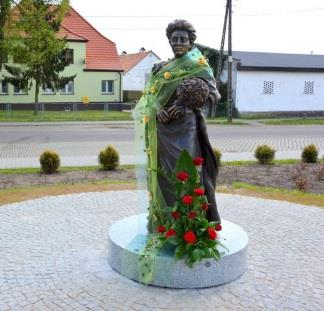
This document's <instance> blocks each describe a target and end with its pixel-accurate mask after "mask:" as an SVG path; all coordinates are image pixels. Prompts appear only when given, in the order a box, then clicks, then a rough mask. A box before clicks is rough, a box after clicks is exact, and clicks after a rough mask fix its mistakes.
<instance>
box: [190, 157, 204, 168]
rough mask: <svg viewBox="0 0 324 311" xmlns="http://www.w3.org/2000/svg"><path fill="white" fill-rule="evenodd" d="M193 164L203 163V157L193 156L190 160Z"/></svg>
mask: <svg viewBox="0 0 324 311" xmlns="http://www.w3.org/2000/svg"><path fill="white" fill-rule="evenodd" d="M192 162H193V164H195V165H196V166H200V165H202V164H203V162H204V158H201V157H197V158H194V159H193V160H192Z"/></svg>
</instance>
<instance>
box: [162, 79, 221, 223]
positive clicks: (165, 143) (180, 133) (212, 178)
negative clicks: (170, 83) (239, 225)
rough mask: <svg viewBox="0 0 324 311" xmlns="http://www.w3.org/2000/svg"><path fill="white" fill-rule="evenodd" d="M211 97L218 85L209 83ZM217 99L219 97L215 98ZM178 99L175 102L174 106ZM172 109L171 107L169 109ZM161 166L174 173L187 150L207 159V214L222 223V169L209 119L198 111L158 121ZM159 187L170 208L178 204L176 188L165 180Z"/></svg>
mask: <svg viewBox="0 0 324 311" xmlns="http://www.w3.org/2000/svg"><path fill="white" fill-rule="evenodd" d="M206 82H207V84H208V86H209V88H210V93H216V92H217V89H216V87H215V84H214V81H206ZM215 96H216V95H215ZM173 100H174V97H172V98H171V100H170V103H169V104H171V103H172V102H173ZM167 106H169V105H167ZM157 143H158V163H159V166H160V167H163V168H165V169H167V170H168V171H173V170H174V169H175V165H176V161H177V159H178V157H179V155H180V153H181V151H182V150H184V149H186V150H188V152H189V153H190V154H191V155H192V157H203V158H204V164H203V167H202V173H201V181H202V184H203V185H204V187H205V193H206V196H207V199H208V202H209V204H210V206H209V208H208V210H207V219H208V220H209V221H220V217H219V214H218V211H217V205H216V200H215V187H216V177H217V173H218V167H217V162H216V158H215V155H214V152H213V149H212V146H211V144H210V142H209V139H208V135H207V128H206V123H205V118H204V116H203V113H202V111H201V110H200V109H195V110H194V111H193V110H191V109H188V108H187V111H186V114H185V115H184V116H182V117H180V118H179V119H176V120H172V121H170V122H168V123H162V122H159V121H157ZM158 182H159V186H160V188H161V190H162V193H163V197H164V200H165V202H166V203H167V205H168V206H172V205H173V203H174V200H175V198H174V195H173V189H172V186H171V185H170V184H169V182H168V181H167V180H166V179H165V178H164V177H163V176H159V177H158Z"/></svg>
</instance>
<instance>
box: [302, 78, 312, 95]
mask: <svg viewBox="0 0 324 311" xmlns="http://www.w3.org/2000/svg"><path fill="white" fill-rule="evenodd" d="M304 94H306V95H313V94H314V81H305V83H304Z"/></svg>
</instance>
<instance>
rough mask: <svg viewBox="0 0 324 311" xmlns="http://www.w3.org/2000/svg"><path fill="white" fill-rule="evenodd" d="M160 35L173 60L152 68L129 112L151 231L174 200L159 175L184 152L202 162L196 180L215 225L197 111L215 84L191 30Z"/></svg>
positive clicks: (212, 171) (212, 167)
mask: <svg viewBox="0 0 324 311" xmlns="http://www.w3.org/2000/svg"><path fill="white" fill-rule="evenodd" d="M166 35H167V37H168V39H169V43H170V46H171V48H172V51H173V53H174V58H173V59H171V60H170V61H168V62H162V63H159V64H156V65H155V66H154V67H153V69H152V75H151V78H150V80H149V82H148V84H147V86H146V89H145V92H144V96H143V97H142V99H141V100H140V102H139V104H138V105H137V107H136V110H135V112H136V115H137V116H139V119H140V120H142V121H141V122H142V124H143V136H144V139H145V151H146V152H147V157H148V172H147V180H148V189H149V191H150V211H149V230H150V231H151V232H152V231H154V230H155V228H156V226H157V225H158V224H159V223H161V222H162V223H163V219H165V217H169V216H167V215H169V213H168V214H166V213H165V212H164V210H165V209H166V208H167V207H172V206H173V204H174V200H175V198H174V195H173V189H172V185H171V184H170V182H169V181H168V180H167V179H166V178H165V177H164V176H163V174H159V171H161V169H162V170H164V171H174V169H175V165H176V161H177V159H178V157H179V155H180V153H181V151H182V150H184V149H186V150H187V151H188V152H189V153H190V154H191V156H192V157H201V158H203V159H204V160H203V165H202V170H201V173H200V178H201V182H202V184H203V186H204V188H205V194H206V196H207V199H208V203H209V208H208V210H207V214H206V216H207V219H208V220H209V221H216V222H220V217H219V214H218V211H217V205H216V200H215V187H216V176H217V173H218V168H217V162H216V158H215V155H214V153H213V150H212V147H211V144H210V142H209V139H208V135H207V129H206V123H205V118H204V116H203V113H202V110H201V108H202V107H203V106H204V105H209V104H211V103H215V102H216V101H217V100H218V99H219V98H220V95H219V92H218V91H217V88H216V81H215V79H214V77H213V73H212V70H211V68H210V67H209V65H208V62H207V60H206V59H205V58H204V57H203V55H202V54H201V52H200V51H199V50H198V48H196V47H195V46H194V42H195V39H196V31H195V29H194V27H193V26H192V24H190V23H189V22H188V21H186V20H175V21H173V22H171V23H170V24H169V25H168V27H167V29H166Z"/></svg>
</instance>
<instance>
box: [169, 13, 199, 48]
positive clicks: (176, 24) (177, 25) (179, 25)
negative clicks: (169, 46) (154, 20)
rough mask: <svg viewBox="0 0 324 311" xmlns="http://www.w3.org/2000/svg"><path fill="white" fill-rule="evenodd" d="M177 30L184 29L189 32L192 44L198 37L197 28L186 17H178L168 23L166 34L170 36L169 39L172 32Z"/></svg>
mask: <svg viewBox="0 0 324 311" xmlns="http://www.w3.org/2000/svg"><path fill="white" fill-rule="evenodd" d="M175 30H184V31H186V32H188V36H189V40H190V43H191V44H193V43H194V42H195V40H196V38H197V36H196V29H195V28H194V26H193V25H192V24H191V23H189V22H188V21H186V20H184V19H176V20H174V21H173V22H171V23H170V24H169V25H168V27H167V29H166V36H167V37H168V39H169V40H170V38H171V36H172V33H173V32H174V31H175Z"/></svg>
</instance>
